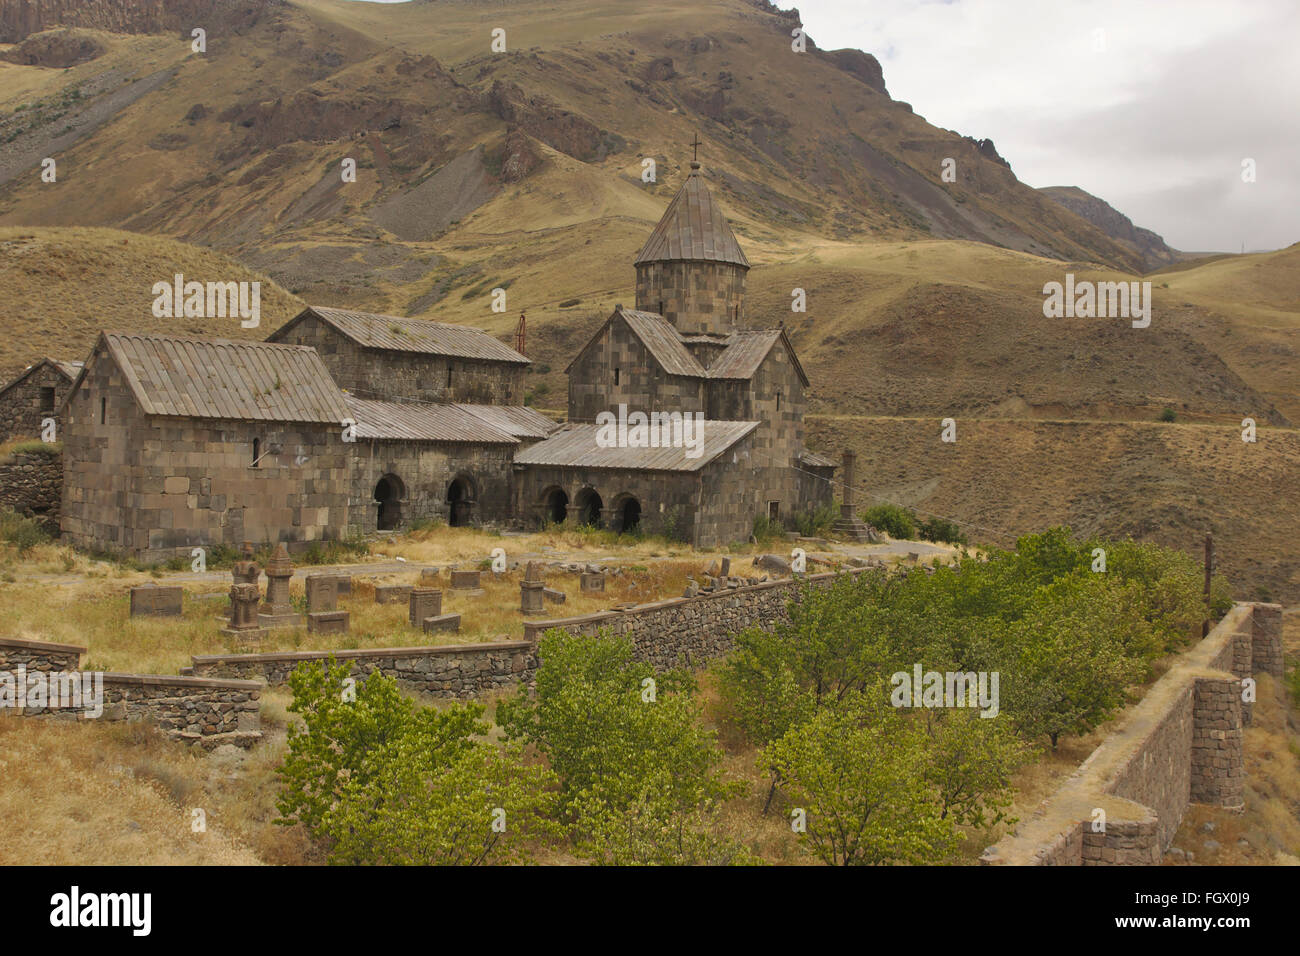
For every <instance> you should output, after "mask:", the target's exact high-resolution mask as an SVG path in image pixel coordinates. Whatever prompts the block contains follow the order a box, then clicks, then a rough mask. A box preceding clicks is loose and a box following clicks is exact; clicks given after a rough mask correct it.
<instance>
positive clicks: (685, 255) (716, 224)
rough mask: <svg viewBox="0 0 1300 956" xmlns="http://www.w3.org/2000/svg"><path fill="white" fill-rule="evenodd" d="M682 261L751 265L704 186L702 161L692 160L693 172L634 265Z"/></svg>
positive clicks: (674, 198)
mask: <svg viewBox="0 0 1300 956" xmlns="http://www.w3.org/2000/svg"><path fill="white" fill-rule="evenodd" d="M681 261H695V262H729V263H731V264H732V265H737V266H742V267H743V268H745V269H748V268H749V260H748V259H746V258H745V254H744V253H743V252H741V251H740V244H739V243H738V242H736V236H735V234H734V233H733V232H732V231H731V226H729V225H727V218H726V217H725V216H724V215H722V210H721V209H719V208H718V207H717V204H716V203H714V201H713V197H712V196H711V195H709V190H708V188H707V187H706V186H705V185H704V177H703V176H701V175H700V164H699V163H691V172H690V175H688V176H687V177H686V182H685V183H683V184H682V188H681V189H679V190H678V191H677V195H676V196H674V197H673V201H672V202H670V203H669V204H668V209H667V210H666V211H665V212H664V215H663V218H662V219H660V220H659V225H657V226H655V228H654V231H653V232H652V233H650V238H649V239H647V240H646V241H645V245H644V246H642V247H641V251H640V252H639V253H637V257H636V260H635V263H634V264H635V265H638V266H639V265H641V264H642V263H643V262H681Z"/></svg>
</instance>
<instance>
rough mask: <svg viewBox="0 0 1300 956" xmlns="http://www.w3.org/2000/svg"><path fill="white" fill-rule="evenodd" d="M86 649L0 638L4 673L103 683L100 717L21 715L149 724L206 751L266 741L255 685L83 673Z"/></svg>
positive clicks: (77, 713) (55, 713)
mask: <svg viewBox="0 0 1300 956" xmlns="http://www.w3.org/2000/svg"><path fill="white" fill-rule="evenodd" d="M85 651H86V649H85V648H84V647H77V646H76V645H73V644H54V643H49V642H46V641H28V640H18V639H16V638H0V672H10V673H15V672H18V671H19V670H20V668H21V669H22V670H23V671H26V672H28V673H36V672H41V673H46V674H59V675H63V676H66V677H68V678H70V679H73V680H75V681H76V682H77V683H81V684H82V685H83V686H85V687H90V686H93V685H94V684H95V683H97V682H98V681H102V683H101V684H100V685H99V686H100V687H101V688H102V693H103V698H102V701H101V703H102V707H103V709H102V712H101V713H100V714H99V716H98V717H94V716H91V715H89V714H85V716H83V712H84V711H85V709H86V708H84V707H83V708H81V709H78V710H72V709H68V710H60V709H49V708H45V709H37V710H31V709H24V710H22V711H17V713H21V714H22V715H24V716H33V717H35V716H49V717H54V718H62V719H77V718H81V719H86V720H146V721H149V722H150V723H152V724H155V725H157V727H158V728H159V729H160V730H161V731H162V732H163V734H164V735H166V736H167V737H169V738H171V739H173V740H182V741H185V742H186V743H195V744H198V745H200V746H201V747H203V748H204V749H206V750H211V749H212V748H214V747H218V746H220V745H222V744H234V745H235V746H238V747H251V746H252V745H253V744H254V743H256V742H257V741H258V740H260V739H261V738H262V732H261V715H260V711H259V707H260V699H261V695H262V685H261V684H259V683H257V682H256V681H246V680H211V679H207V678H202V677H179V676H174V675H170V674H118V673H112V672H104V673H95V672H89V671H81V670H80V667H81V655H82V654H84V653H85ZM84 678H89V680H85V679H84ZM5 710H7V708H6V709H5ZM3 712H4V711H0V713H3Z"/></svg>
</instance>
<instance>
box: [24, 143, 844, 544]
mask: <svg viewBox="0 0 1300 956" xmlns="http://www.w3.org/2000/svg"><path fill="white" fill-rule="evenodd" d="M635 268H636V302H635V308H625V307H624V306H623V305H621V304H620V305H618V306H616V307H615V309H614V311H613V313H612V314H611V315H610V316H609V318H608V319H607V320H606V321H605V322H604V323H603V324H602V325H601V326H600V328H599V329H597V330H596V333H595V334H594V335H593V336H592V337H591V339H590V341H588V342H587V344H586V345H585V346H584V347H583V348H582V349H581V351H580V352H579V353H578V355H577V356H576V357H575V358H574V360H573V362H572V363H571V364H570V365H569V367H568V369H567V373H568V376H569V398H568V415H567V418H568V420H567V422H566V423H564V424H562V425H561V424H557V423H556V422H553V421H551V420H550V419H549V418H547V417H545V416H543V415H541V414H540V413H538V412H537V411H535V410H533V409H531V408H529V407H527V406H525V405H524V404H523V392H524V373H525V370H526V368H527V366H528V359H527V358H526V357H524V356H523V355H521V354H520V353H518V352H516V351H515V350H514V349H511V348H509V347H508V346H506V345H504V344H502V343H501V342H499V341H498V340H497V339H495V338H493V337H492V336H490V335H488V334H487V333H486V332H483V331H482V330H479V329H473V328H469V327H466V326H458V325H448V324H444V323H438V322H427V321H422V320H415V319H405V318H399V317H396V316H387V315H372V314H369V313H363V312H355V311H350V310H343V309H329V308H321V307H309V308H307V309H304V310H303V312H302V313H300V314H299V315H298V316H296V317H295V318H294V319H292V320H291V321H289V322H288V323H287V324H286V325H284V326H282V327H281V328H279V329H277V330H276V331H275V332H274V333H272V334H271V336H270V338H269V340H268V341H266V342H244V341H240V342H235V341H229V340H224V339H200V338H188V337H177V336H161V335H133V334H116V333H104V334H102V335H101V336H100V338H99V340H98V341H97V342H96V345H95V348H94V350H93V351H92V353H91V355H90V356H89V357H88V358H87V360H86V362H85V363H84V367H80V368H77V369H76V372H77V374H76V377H75V380H74V381H73V382H72V383H71V385H70V387H67V388H65V391H66V392H67V394H66V397H62V401H61V403H60V404H59V415H60V426H61V436H60V437H61V438H62V439H63V458H64V464H63V485H64V488H63V502H62V519H61V520H62V530H63V533H64V535H65V537H66V539H67V540H68V542H69V543H71V544H73V545H76V546H78V547H82V548H85V549H88V550H95V551H114V552H122V553H127V554H131V555H133V556H135V557H137V558H140V559H142V560H146V561H152V560H161V559H165V558H169V557H173V556H177V555H184V556H188V554H189V552H190V550H191V549H192V548H195V547H210V546H213V545H217V544H224V545H227V546H232V547H234V546H237V545H239V544H240V543H242V542H243V541H246V540H247V541H253V542H256V543H259V544H260V543H263V542H278V541H284V542H285V543H287V544H288V545H289V546H290V547H291V548H299V549H301V548H303V547H306V546H308V545H309V544H310V543H311V542H314V541H320V540H326V539H331V538H341V537H344V536H347V535H352V534H368V533H373V532H377V531H388V530H397V529H401V528H405V527H409V526H410V525H411V524H412V523H414V522H416V521H421V520H425V519H440V520H442V521H445V522H446V523H448V524H451V525H466V524H495V525H499V526H512V527H537V526H539V525H541V524H545V523H548V522H562V521H571V522H577V523H582V524H590V525H596V526H600V527H605V528H609V529H611V530H615V531H620V532H622V531H631V530H633V529H640V530H644V531H646V532H649V533H662V534H668V535H671V536H673V537H675V538H678V539H680V540H683V541H687V542H690V543H692V544H694V545H696V546H713V545H725V544H727V543H728V542H731V541H743V540H745V539H746V538H747V537H748V536H749V534H750V533H751V530H752V527H753V522H754V519H755V518H756V517H758V516H760V515H762V516H765V517H768V518H771V519H774V520H778V521H780V520H789V519H790V518H791V517H792V516H793V515H795V514H797V513H802V512H809V511H812V510H813V509H815V508H817V507H819V506H822V505H828V504H829V503H830V501H831V479H832V477H833V474H834V470H835V465H834V463H833V462H831V461H828V460H827V459H825V458H822V457H821V456H819V455H816V454H813V453H811V452H809V451H808V450H807V449H805V448H804V446H803V438H804V433H803V417H804V412H805V409H806V407H807V396H806V393H807V389H808V384H809V383H808V378H807V376H806V374H805V373H804V370H803V368H802V366H801V365H800V363H799V359H798V356H797V355H796V354H795V351H794V348H793V346H792V345H791V343H790V340H789V338H788V336H787V335H786V333H785V331H784V328H781V327H777V328H766V329H762V328H759V329H755V328H750V327H749V323H748V316H747V313H746V303H745V279H746V274H747V273H748V271H749V262H748V260H747V259H746V258H745V254H744V252H743V251H742V250H741V248H740V246H739V244H738V243H737V241H736V237H735V235H734V234H733V233H732V231H731V228H730V226H729V225H728V224H727V221H726V219H725V218H724V217H723V215H722V213H721V211H720V209H719V208H718V207H717V205H716V204H715V203H714V201H713V198H712V197H711V196H710V194H709V191H708V189H707V187H706V186H705V184H704V180H703V177H702V175H701V172H700V168H699V164H698V163H692V164H691V171H690V174H689V175H688V176H687V178H686V181H685V183H684V184H683V186H682V188H681V189H680V190H679V192H678V193H677V195H676V196H675V197H674V199H673V200H672V202H671V203H670V204H669V206H668V209H667V210H666V212H665V213H664V216H663V218H662V219H661V220H660V221H659V224H658V225H657V226H656V227H655V229H654V231H653V232H652V233H651V234H650V237H649V238H648V239H647V241H646V243H645V245H644V247H643V248H642V249H641V252H640V253H639V254H638V255H637V257H636V260H635ZM42 400H44V399H42ZM612 420H617V421H619V422H620V423H621V424H620V425H618V426H617V427H615V426H612V425H611V424H610V422H611V421H612ZM644 421H649V422H652V423H655V422H661V423H663V424H664V426H665V427H664V428H663V429H662V430H661V431H655V432H654V433H653V435H652V436H651V437H650V438H649V439H647V437H646V430H645V429H644V428H638V427H637V423H639V422H644ZM629 424H631V425H632V427H631V428H628V427H627V425H629ZM661 437H662V440H660V439H661Z"/></svg>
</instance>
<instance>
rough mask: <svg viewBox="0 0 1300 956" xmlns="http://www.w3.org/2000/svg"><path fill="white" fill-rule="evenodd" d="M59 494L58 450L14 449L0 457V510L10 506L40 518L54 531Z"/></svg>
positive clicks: (57, 516) (26, 514)
mask: <svg viewBox="0 0 1300 956" xmlns="http://www.w3.org/2000/svg"><path fill="white" fill-rule="evenodd" d="M62 498H63V455H62V454H61V453H60V452H59V451H57V450H54V449H52V450H51V451H48V452H46V451H38V452H16V453H14V454H12V455H10V456H9V457H8V458H5V459H0V511H3V510H4V509H6V508H11V509H13V510H14V511H16V512H18V513H19V514H20V515H23V516H25V517H28V518H40V519H41V520H42V522H43V523H44V524H45V525H46V527H47V528H48V529H49V530H50V532H51V533H53V534H55V535H57V534H58V533H59V506H60V503H61V501H62Z"/></svg>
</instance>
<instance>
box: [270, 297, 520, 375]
mask: <svg viewBox="0 0 1300 956" xmlns="http://www.w3.org/2000/svg"><path fill="white" fill-rule="evenodd" d="M308 314H311V315H315V316H316V317H317V318H319V319H320V320H321V321H322V322H327V323H328V324H329V325H331V326H333V327H334V328H335V329H338V331H339V332H341V333H342V334H343V335H346V336H347V337H348V338H350V339H351V340H352V341H353V342H356V343H357V344H358V345H361V346H364V347H365V348H370V349H385V350H387V351H390V352H417V353H420V354H423V355H450V356H453V357H455V358H468V359H478V360H479V361H482V362H510V363H513V364H515V365H527V364H528V359H527V358H525V357H524V356H522V355H520V354H519V353H518V352H516V351H515V350H514V349H512V348H510V347H509V346H508V345H505V344H503V343H501V342H498V341H497V340H496V339H495V338H493V337H492V336H491V335H489V334H488V333H487V332H484V331H483V330H482V329H476V328H472V327H471V326H468V325H447V324H445V323H442V322H425V321H422V320H420V319H403V318H400V317H398V316H395V315H378V314H375V313H371V312H353V311H351V310H350V309H327V308H323V307H320V306H311V307H309V308H307V309H305V310H304V311H303V312H301V313H299V314H298V315H297V316H295V317H294V318H293V319H292V320H290V321H289V322H288V323H286V324H285V325H283V326H281V327H280V328H279V329H277V330H276V331H275V332H273V333H271V335H270V336H269V338H268V341H276V340H277V339H278V338H279V337H280V336H282V335H283V334H284V333H285V332H286V331H287V330H288V329H289V328H290V327H291V326H293V325H295V324H296V323H297V322H298V321H299V320H301V319H302V318H303V316H305V315H308Z"/></svg>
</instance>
